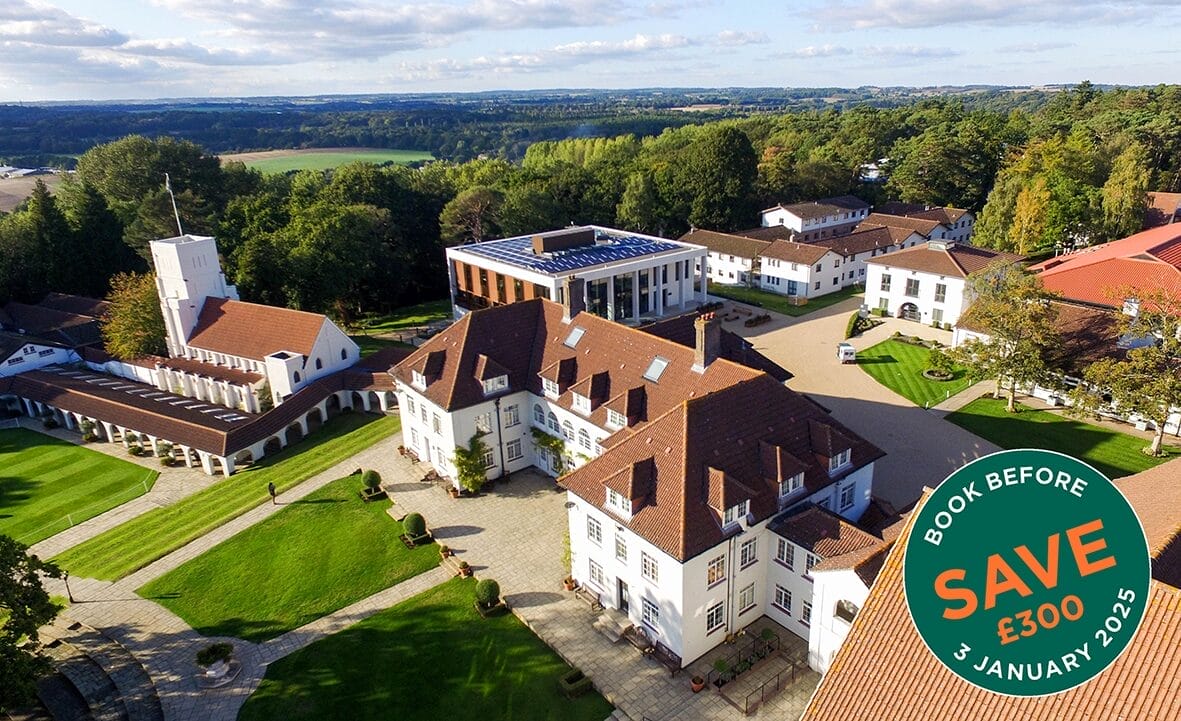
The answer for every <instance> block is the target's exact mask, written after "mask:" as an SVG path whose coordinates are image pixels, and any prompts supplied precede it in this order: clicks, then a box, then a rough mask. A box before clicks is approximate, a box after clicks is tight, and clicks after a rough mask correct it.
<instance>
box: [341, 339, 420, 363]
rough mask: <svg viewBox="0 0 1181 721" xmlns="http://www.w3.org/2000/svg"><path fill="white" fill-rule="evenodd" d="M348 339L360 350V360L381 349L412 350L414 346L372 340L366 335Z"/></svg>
mask: <svg viewBox="0 0 1181 721" xmlns="http://www.w3.org/2000/svg"><path fill="white" fill-rule="evenodd" d="M349 338H352V339H353V342H354V343H356V344H357V345H358V346H359V347H360V348H361V357H362V358H367V357H369V356H371V355H373V354H374V353H376V352H377V351H379V350H381V349H382V348H389V347H399V348H413V347H414V346H412V345H410V344H409V343H403V342H401V341H396V340H389V339H387V338H373V337H371V336H367V335H351V336H349Z"/></svg>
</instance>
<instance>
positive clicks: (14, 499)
mask: <svg viewBox="0 0 1181 721" xmlns="http://www.w3.org/2000/svg"><path fill="white" fill-rule="evenodd" d="M159 475H160V474H159V472H157V471H154V470H152V469H150V468H144V467H143V466H139V465H136V464H134V463H130V462H128V461H124V460H121V459H119V458H112V457H111V456H108V455H106V454H105V453H99V452H97V451H92V450H90V449H88V448H85V447H83V446H76V445H74V444H73V443H68V442H66V441H62V440H58V439H57V438H54V437H52V436H47V435H45V434H44V433H37V432H36V431H30V430H26V429H24V428H13V429H11V430H3V431H0V533H3V534H4V535H6V536H11V537H12V538H15V539H16V540H17V541H20V542H21V543H23V544H25V545H27V546H31V545H33V544H34V543H37V542H38V541H42V540H44V539H46V538H49V537H50V536H52V535H54V534H55V533H60V532H61V531H64V530H66V529H67V528H69V527H70V525H71V524H78V523H81V522H82V521H85V520H86V519H88V518H93V517H94V516H97V515H99V514H100V513H103V512H105V511H109V510H110V509H112V508H114V507H115V506H118V505H121V504H123V503H126V502H127V501H130V500H131V499H132V498H136V497H138V496H142V495H143V494H145V493H147V492H148V491H149V490H151V488H152V485H153V484H155V482H156V477H157V476H159Z"/></svg>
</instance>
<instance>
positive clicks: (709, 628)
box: [705, 601, 726, 633]
mask: <svg viewBox="0 0 1181 721" xmlns="http://www.w3.org/2000/svg"><path fill="white" fill-rule="evenodd" d="M725 623H726V602H725V601H718V602H717V603H715V604H714V605H712V606H710V607H709V609H708V610H707V611H706V612H705V632H706V633H713V632H714V631H717V630H718V629H719V628H721V627H722V626H724V625H725Z"/></svg>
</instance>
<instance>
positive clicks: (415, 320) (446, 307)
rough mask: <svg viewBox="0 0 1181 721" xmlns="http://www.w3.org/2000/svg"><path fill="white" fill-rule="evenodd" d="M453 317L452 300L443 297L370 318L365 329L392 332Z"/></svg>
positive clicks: (370, 331)
mask: <svg viewBox="0 0 1181 721" xmlns="http://www.w3.org/2000/svg"><path fill="white" fill-rule="evenodd" d="M451 318H452V315H451V301H450V300H448V299H447V298H443V299H442V300H430V301H427V302H426V303H419V304H418V305H410V306H406V307H405V308H399V309H398V310H396V311H394V312H393V313H390V314H389V315H383V316H378V317H376V318H370V319H369V320H367V321H366V322H365V324H364V329H365V331H366V332H367V333H390V332H393V331H399V330H403V329H405V328H415V327H417V326H421V325H427V324H429V323H434V322H435V321H440V320H451Z"/></svg>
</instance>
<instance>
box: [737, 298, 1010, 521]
mask: <svg viewBox="0 0 1181 721" xmlns="http://www.w3.org/2000/svg"><path fill="white" fill-rule="evenodd" d="M861 302H862V299H861V298H859V297H858V298H850V299H849V300H846V301H843V302H841V303H838V304H836V305H834V306H831V307H829V308H825V309H823V310H819V311H816V312H815V313H811V314H809V315H806V316H803V317H800V318H788V317H787V316H783V315H780V314H778V313H771V317H772V318H773V319H774V320H773V321H772V322H771V323H768V324H766V325H762V326H758V327H755V328H745V327H743V325H742V323H741V321H731V322H728V323H726V324H725V327H726V329H727V330H731V331H734V332H735V333H738V334H739V335H742V336H744V337H746V338H748V339H749V340H750V341H751V342H752V343H753V344H754V346H755V348H756V349H757V350H759V351H760V352H761V353H763V354H764V355H766V356H767V357H768V358H771V359H772V360H774V361H775V362H777V363H779V364H780V365H782V366H783V367H784V368H786V369H787V370H789V371H791V372H792V373H793V374H794V376H795V377H794V378H792V379H791V380H790V381H788V383H787V385H788V387H789V388H792V389H794V390H797V391H800V392H801V393H806V394H808V395H809V396H811V397H812V398H813V399H814V400H815V401H816V402H817V403H819V404H821V405H822V406H824V407H825V408H828V409H829V410H830V411H832V414H833V416H834V417H835V418H836V419H837V420H839V421H840V422H841V423H844V424H845V425H847V426H848V427H849V428H851V429H852V430H854V431H856V432H857V433H858V434H860V435H862V436H864V437H865V438H867V439H868V440H870V441H871V442H873V443H874V444H876V445H877V446H878V447H879V448H881V449H882V450H884V451H885V452H886V454H887V455H886V457H885V458H883V459H881V460H879V461H878V462H877V466H876V469H875V473H874V493H875V494H877V495H879V496H881V497H882V498H885V499H886V500H887V501H889V502H890V503H893V504H894V505H895V506H897V507H899V508H902V507H905V506H906V505H908V504H910V503H911V502H913V501H914V500H915V499H917V498H918V496H919V493H920V492H921V491H922V488H923V486H932V487H934V486H937V485H938V484H939V483H941V482H942V481H943V479H944V478H946V477H947V476H948V475H949V474H950V473H951V472H952V471H954V470H956V469H958V468H959V467H960V466H963V465H964V464H965V463H967V462H968V461H970V460H972V459H974V458H979V457H980V456H983V455H987V454H989V453H992V452H994V451H997V450H1000V449H999V448H998V447H997V446H995V445H993V444H992V443H989V442H988V441H986V440H984V439H982V438H979V437H978V436H976V435H973V434H972V433H969V432H968V431H966V430H964V429H962V428H960V427H959V426H956V425H954V424H952V423H948V422H947V421H945V420H943V415H944V414H943V413H940V412H936V411H928V410H924V409H922V408H919V407H917V406H915V405H914V404H912V403H911V402H910V401H909V400H907V399H906V398H903V397H902V396H900V395H898V394H897V393H895V392H894V391H892V390H890V389H889V388H886V387H885V386H883V385H881V384H880V383H878V382H877V381H875V380H874V379H873V378H871V377H870V376H869V374H867V373H865V372H864V371H862V370H861V369H860V368H858V367H857V366H855V365H842V364H841V363H840V361H839V360H837V357H836V348H837V344H838V343H840V342H842V341H843V340H844V339H845V326H846V324H847V323H848V321H849V316H850V315H851V314H852V312H853V311H855V310H857V308H858V307H859V306H860V305H861ZM883 320H885V323H884V324H883V325H880V326H878V327H877V328H874V329H873V330H871V331H869V332H867V333H865V334H863V335H861V336H858V337H856V338H853V339H851V340H850V341H849V342H850V343H852V344H853V346H854V347H855V348H857V349H859V350H860V349H862V348H868V347H869V346H872V345H875V344H877V343H880V342H881V341H883V340H886V339H887V338H889V337H890V336H891V335H892V334H893V333H894V331H896V330H898V331H901V332H903V333H905V334H907V335H918V336H921V337H924V338H932V339H936V340H940V341H942V342H943V343H950V342H951V333H950V332H949V331H943V330H936V329H934V328H931V327H930V326H925V325H922V324H921V323H914V322H910V321H904V320H900V319H897V318H885V319H883ZM969 390H971V389H969Z"/></svg>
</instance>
